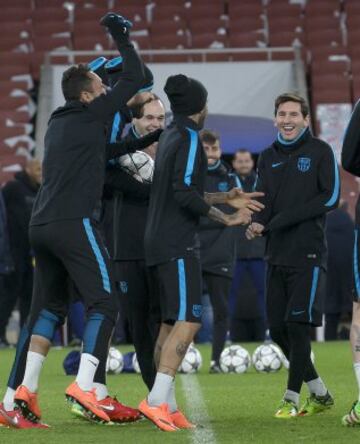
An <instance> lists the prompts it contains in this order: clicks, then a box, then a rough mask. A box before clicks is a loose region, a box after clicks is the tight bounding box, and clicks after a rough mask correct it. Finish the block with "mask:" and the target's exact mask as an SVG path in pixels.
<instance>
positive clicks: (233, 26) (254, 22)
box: [228, 17, 265, 34]
mask: <svg viewBox="0 0 360 444" xmlns="http://www.w3.org/2000/svg"><path fill="white" fill-rule="evenodd" d="M264 27H265V25H264V21H263V20H262V19H261V18H260V17H255V18H253V17H241V18H239V19H236V20H230V21H229V24H228V29H229V32H231V31H232V30H233V31H234V32H235V34H236V33H238V32H250V31H259V30H262V29H264Z"/></svg>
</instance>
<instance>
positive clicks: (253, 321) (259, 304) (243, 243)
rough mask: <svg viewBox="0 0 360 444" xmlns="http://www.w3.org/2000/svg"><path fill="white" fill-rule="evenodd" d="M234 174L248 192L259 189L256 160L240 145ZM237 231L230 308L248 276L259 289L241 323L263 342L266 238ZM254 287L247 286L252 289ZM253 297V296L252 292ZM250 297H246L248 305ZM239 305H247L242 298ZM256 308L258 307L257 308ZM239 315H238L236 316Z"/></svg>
mask: <svg viewBox="0 0 360 444" xmlns="http://www.w3.org/2000/svg"><path fill="white" fill-rule="evenodd" d="M232 167H233V169H234V175H235V178H236V181H237V186H238V187H239V188H241V189H242V190H244V191H245V192H246V193H251V192H252V191H254V190H255V189H256V183H257V174H256V172H255V171H254V160H253V158H252V155H251V153H250V151H249V150H247V149H245V148H241V149H239V150H237V151H236V153H235V154H234V158H233V161H232ZM236 231H237V252H236V257H237V260H236V265H235V270H234V278H233V282H232V286H231V293H230V294H231V296H230V307H231V309H232V312H233V313H234V312H235V307H236V306H237V305H238V304H237V301H238V298H239V291H240V288H241V289H243V285H242V284H243V282H244V281H246V278H249V280H248V281H247V282H248V284H250V285H252V287H254V289H255V292H256V297H257V300H256V303H254V302H253V301H252V303H251V305H252V306H251V307H250V309H249V317H248V315H247V313H246V311H245V312H243V313H241V316H242V319H246V322H244V323H243V325H242V331H243V333H242V334H244V335H245V337H247V338H248V340H250V341H263V340H264V336H265V319H266V314H265V261H264V255H265V239H264V238H262V237H258V238H256V239H253V240H252V241H249V240H248V239H247V238H246V236H245V232H246V228H245V227H238V228H237V229H236ZM249 289H251V287H250V286H249V285H247V290H245V291H249ZM250 293H251V297H252V296H253V292H250ZM251 297H246V301H247V303H248V304H249V303H250V301H251ZM239 305H240V306H241V305H242V306H243V307H244V306H245V303H244V302H243V301H239ZM255 307H256V308H255ZM235 316H236V315H235ZM254 316H255V317H254Z"/></svg>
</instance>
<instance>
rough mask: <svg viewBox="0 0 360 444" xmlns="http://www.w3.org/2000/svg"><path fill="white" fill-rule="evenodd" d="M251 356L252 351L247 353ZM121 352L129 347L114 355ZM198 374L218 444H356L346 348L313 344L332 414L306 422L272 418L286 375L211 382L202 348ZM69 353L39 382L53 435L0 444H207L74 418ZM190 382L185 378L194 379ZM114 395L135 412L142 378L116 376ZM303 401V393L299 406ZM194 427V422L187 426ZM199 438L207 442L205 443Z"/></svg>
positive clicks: (4, 434)
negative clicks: (349, 424) (349, 418)
mask: <svg viewBox="0 0 360 444" xmlns="http://www.w3.org/2000/svg"><path fill="white" fill-rule="evenodd" d="M244 346H245V347H246V348H247V349H248V350H249V351H250V352H252V351H253V350H254V349H255V345H254V344H251V345H244ZM119 349H120V350H121V351H122V352H126V351H129V350H130V349H131V348H129V347H119ZM199 349H200V351H201V354H202V356H203V366H202V369H201V371H200V373H198V375H197V376H196V377H197V378H198V381H199V384H200V387H201V389H202V395H203V398H204V401H205V404H206V408H207V411H208V414H209V417H210V424H211V427H212V429H213V431H214V434H215V437H216V442H217V443H221V444H222V443H240V442H241V443H266V444H268V443H291V444H293V443H303V442H310V443H316V444H318V443H325V442H326V443H329V442H331V443H347V444H348V443H349V442H359V439H360V427H359V428H355V429H353V428H345V427H342V426H341V424H340V420H341V417H342V415H344V414H345V413H346V412H347V411H348V410H349V409H350V406H351V403H352V402H353V401H354V400H355V399H356V396H357V388H356V383H355V377H354V375H353V371H352V364H351V354H350V347H349V344H348V343H347V342H338V343H326V344H314V345H313V350H314V352H315V359H316V361H315V363H316V366H317V368H318V370H319V372H320V373H321V375H322V377H323V379H324V381H325V382H326V384H327V385H328V387H329V388H330V390H331V392H332V394H333V395H334V397H335V407H333V408H332V409H331V410H330V411H328V412H326V413H323V414H321V415H318V416H314V417H309V418H296V419H294V420H280V419H274V418H273V415H274V412H275V410H276V408H277V406H278V403H279V401H280V399H281V397H282V394H283V392H284V389H285V384H286V378H287V371H286V370H284V369H282V370H281V371H280V372H278V373H275V374H259V373H257V372H256V371H255V369H254V368H251V370H249V372H248V373H246V374H244V375H234V374H231V375H209V374H208V368H209V362H210V347H209V346H200V347H199ZM68 351H69V350H67V349H64V350H51V353H50V355H49V358H48V359H47V361H46V363H45V366H44V371H43V374H42V378H41V381H40V384H41V385H40V406H41V408H42V412H43V420H44V422H46V423H48V424H50V425H51V429H50V430H13V429H4V428H0V443H4V444H12V443H14V444H15V443H16V444H18V443H19V442H26V444H43V443H46V444H48V443H50V444H60V443H61V444H66V443H71V444H80V443H86V444H92V443H96V444H99V443H104V444H113V443H114V444H115V443H120V442H122V443H136V444H142V443H147V444H151V443H165V442H166V443H197V442H201V443H202V444H203V443H207V442H208V441H207V440H206V435H205V440H204V439H202V441H198V440H196V439H195V436H194V435H193V433H192V432H188V431H181V432H176V433H163V432H160V431H158V430H157V429H156V428H155V427H154V426H153V425H152V424H151V423H150V422H149V421H145V420H144V421H141V422H139V423H136V424H128V425H123V426H112V427H111V426H100V425H95V424H89V423H87V422H85V421H82V420H80V419H76V418H74V417H73V416H72V415H71V414H70V412H69V408H68V407H67V405H66V403H65V397H64V390H65V388H66V387H67V385H68V384H69V383H70V382H71V381H72V379H73V377H71V376H65V375H64V371H63V368H62V361H63V358H64V357H65V355H66V354H67V353H68ZM13 356H14V351H13V350H1V351H0V387H1V396H2V395H3V391H4V389H5V384H6V381H7V377H8V372H9V369H10V365H11V363H12V359H13ZM193 377H194V376H193V375H188V376H186V378H193ZM108 385H109V388H110V392H111V393H112V394H117V395H118V396H119V399H120V400H121V401H122V402H124V403H128V404H129V405H132V406H136V405H137V404H138V403H139V401H140V400H142V399H143V398H144V397H145V395H146V390H145V386H144V385H143V383H142V381H141V379H140V376H138V375H134V374H131V375H128V374H120V375H117V376H109V377H108ZM181 387H182V386H181V381H180V380H178V381H177V391H178V395H177V398H178V403H179V405H180V407H181V408H183V409H184V411H185V412H186V405H187V404H186V402H191V400H186V399H185V398H184V395H183V392H182V389H181ZM306 396H307V390H306V387H304V389H303V393H302V400H305V398H306ZM190 419H191V418H190ZM203 438H204V437H203Z"/></svg>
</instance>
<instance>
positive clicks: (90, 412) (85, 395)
mask: <svg viewBox="0 0 360 444" xmlns="http://www.w3.org/2000/svg"><path fill="white" fill-rule="evenodd" d="M65 396H66V399H67V400H68V401H69V402H70V403H74V402H77V403H78V404H80V405H81V407H83V409H84V414H85V415H86V417H87V418H88V419H90V420H92V421H95V422H100V423H107V422H110V418H109V416H108V415H107V414H106V413H105V412H104V410H103V409H102V408H101V406H100V405H99V403H98V401H97V400H96V395H95V389H93V390H91V391H89V392H85V391H84V390H81V388H80V387H79V386H78V384H77V382H73V383H72V384H70V385H69V387H68V388H67V389H66V392H65Z"/></svg>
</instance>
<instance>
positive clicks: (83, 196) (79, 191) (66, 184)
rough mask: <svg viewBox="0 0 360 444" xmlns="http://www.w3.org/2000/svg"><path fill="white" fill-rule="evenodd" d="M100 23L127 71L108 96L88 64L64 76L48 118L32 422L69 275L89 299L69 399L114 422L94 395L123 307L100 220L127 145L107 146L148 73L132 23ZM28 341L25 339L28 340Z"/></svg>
mask: <svg viewBox="0 0 360 444" xmlns="http://www.w3.org/2000/svg"><path fill="white" fill-rule="evenodd" d="M101 24H102V25H103V26H105V27H107V28H108V30H109V31H110V33H111V35H112V36H113V38H114V40H115V42H116V44H117V46H118V49H119V50H120V51H121V54H122V56H123V59H124V72H125V74H124V76H123V78H122V79H121V81H119V82H118V83H117V85H116V86H115V87H114V88H113V89H112V90H111V91H110V92H108V93H106V89H105V87H104V85H103V84H102V81H101V79H100V78H99V77H98V76H97V75H96V74H94V73H93V72H91V70H90V69H89V68H88V67H87V66H85V65H79V66H72V67H71V68H69V69H68V70H67V71H65V73H64V75H63V79H62V89H63V93H64V97H65V100H66V104H65V106H64V107H61V108H59V109H57V110H56V111H55V112H54V113H53V114H52V116H51V118H50V121H49V126H48V130H47V133H46V136H45V158H44V164H43V166H44V167H43V170H44V180H43V184H42V186H41V189H40V191H39V194H38V196H37V200H36V202H35V205H34V209H33V214H32V220H31V222H30V239H31V244H32V247H33V249H34V252H35V258H36V264H37V266H36V272H35V284H34V299H35V301H37V305H38V304H39V303H40V305H41V306H42V309H41V310H40V315H39V316H37V319H32V320H31V321H32V322H33V325H34V326H33V328H32V327H31V328H30V329H29V330H28V331H29V332H30V331H31V332H32V336H31V343H30V347H29V352H28V355H27V362H26V369H25V375H24V379H23V383H22V385H20V386H19V387H18V388H17V390H16V392H15V395H14V400H15V403H16V404H17V405H18V407H19V408H20V409H21V411H22V414H23V416H24V417H26V418H27V419H30V420H32V421H34V422H38V421H39V420H40V418H41V412H40V409H39V406H38V401H37V389H38V380H39V376H40V372H41V368H42V364H43V362H44V359H45V357H46V355H47V353H48V351H49V347H50V344H51V339H52V336H53V334H54V331H55V329H56V327H57V326H58V325H59V324H61V322H63V319H64V317H65V315H66V313H67V305H68V302H69V301H68V297H67V289H66V282H67V277H68V276H70V277H71V279H72V280H73V281H74V282H75V284H76V286H77V288H78V289H79V291H80V293H81V295H82V298H83V300H84V302H85V305H86V308H87V324H86V328H85V333H84V339H83V353H82V356H81V362H80V367H79V372H78V375H77V378H76V381H75V382H74V383H73V384H71V385H70V386H69V387H68V388H67V390H66V396H67V398H68V399H71V400H73V401H76V402H78V403H79V404H81V405H82V406H83V408H84V409H85V411H86V412H87V414H88V416H89V417H90V418H93V419H96V420H99V421H103V422H109V416H108V415H107V414H106V413H105V410H104V409H102V407H101V406H100V405H99V403H98V401H97V399H96V397H95V394H94V391H93V379H94V374H95V372H96V369H97V367H98V365H99V362H100V361H102V360H105V359H106V355H107V349H108V342H109V339H110V336H111V333H112V330H113V326H114V322H115V319H116V316H117V303H116V297H115V294H114V292H113V282H112V275H111V269H110V260H109V257H108V255H107V252H106V249H105V247H104V244H103V241H102V236H101V233H100V231H99V229H98V226H97V221H98V219H99V216H100V212H101V205H100V203H101V194H102V189H103V182H104V174H105V162H106V159H109V158H112V157H115V156H117V155H119V154H120V153H121V152H122V147H119V145H118V144H109V143H107V141H106V127H107V123H108V122H109V120H111V118H112V117H113V115H114V114H115V113H116V112H117V110H118V109H119V106H120V105H121V104H126V103H127V102H128V100H129V99H130V98H131V97H133V96H134V94H135V93H136V92H137V91H138V90H139V89H140V88H141V87H142V85H143V84H144V80H145V76H144V72H143V68H142V62H141V60H140V59H139V57H138V55H137V54H136V52H135V50H134V48H133V46H132V45H131V44H130V43H129V29H130V28H131V24H130V22H128V21H126V20H125V19H124V18H122V17H120V16H117V15H115V14H108V15H107V16H105V17H104V18H103V19H102V22H101ZM120 148H121V149H120ZM34 306H35V304H34ZM25 336H26V335H25ZM27 340H28V338H23V339H22V343H23V344H25V343H26V341H27ZM15 364H16V363H15ZM10 419H11V418H10Z"/></svg>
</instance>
